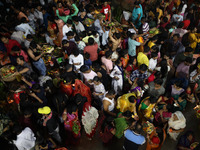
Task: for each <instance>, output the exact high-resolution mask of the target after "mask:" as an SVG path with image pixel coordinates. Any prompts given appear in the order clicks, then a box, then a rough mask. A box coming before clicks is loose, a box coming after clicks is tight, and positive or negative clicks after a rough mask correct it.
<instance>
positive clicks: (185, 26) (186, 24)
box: [183, 20, 190, 29]
mask: <svg viewBox="0 0 200 150" xmlns="http://www.w3.org/2000/svg"><path fill="white" fill-rule="evenodd" d="M183 23H184V26H183V29H187V28H188V26H189V25H190V20H183Z"/></svg>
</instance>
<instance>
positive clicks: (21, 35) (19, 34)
mask: <svg viewBox="0 0 200 150" xmlns="http://www.w3.org/2000/svg"><path fill="white" fill-rule="evenodd" d="M11 39H13V40H16V41H17V42H18V43H19V44H22V43H23V42H24V41H25V39H24V32H22V31H15V32H13V34H12V35H11Z"/></svg>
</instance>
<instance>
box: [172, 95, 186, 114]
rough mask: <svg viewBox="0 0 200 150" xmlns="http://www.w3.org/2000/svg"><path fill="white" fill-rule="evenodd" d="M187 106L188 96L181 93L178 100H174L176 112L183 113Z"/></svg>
mask: <svg viewBox="0 0 200 150" xmlns="http://www.w3.org/2000/svg"><path fill="white" fill-rule="evenodd" d="M186 105H187V94H185V93H181V94H180V95H179V97H178V100H176V99H175V100H174V108H173V109H174V111H183V110H184V109H185V107H186Z"/></svg>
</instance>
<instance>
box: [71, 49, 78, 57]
mask: <svg viewBox="0 0 200 150" xmlns="http://www.w3.org/2000/svg"><path fill="white" fill-rule="evenodd" d="M72 54H73V55H74V56H75V57H77V56H78V55H79V54H80V52H79V50H78V49H77V48H76V49H74V50H73V51H72Z"/></svg>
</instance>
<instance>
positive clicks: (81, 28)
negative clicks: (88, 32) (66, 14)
mask: <svg viewBox="0 0 200 150" xmlns="http://www.w3.org/2000/svg"><path fill="white" fill-rule="evenodd" d="M73 21H74V26H75V29H76V32H77V33H78V34H79V33H80V32H83V31H85V27H84V26H83V24H82V23H81V22H80V21H79V19H78V17H77V16H74V17H73Z"/></svg>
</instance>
